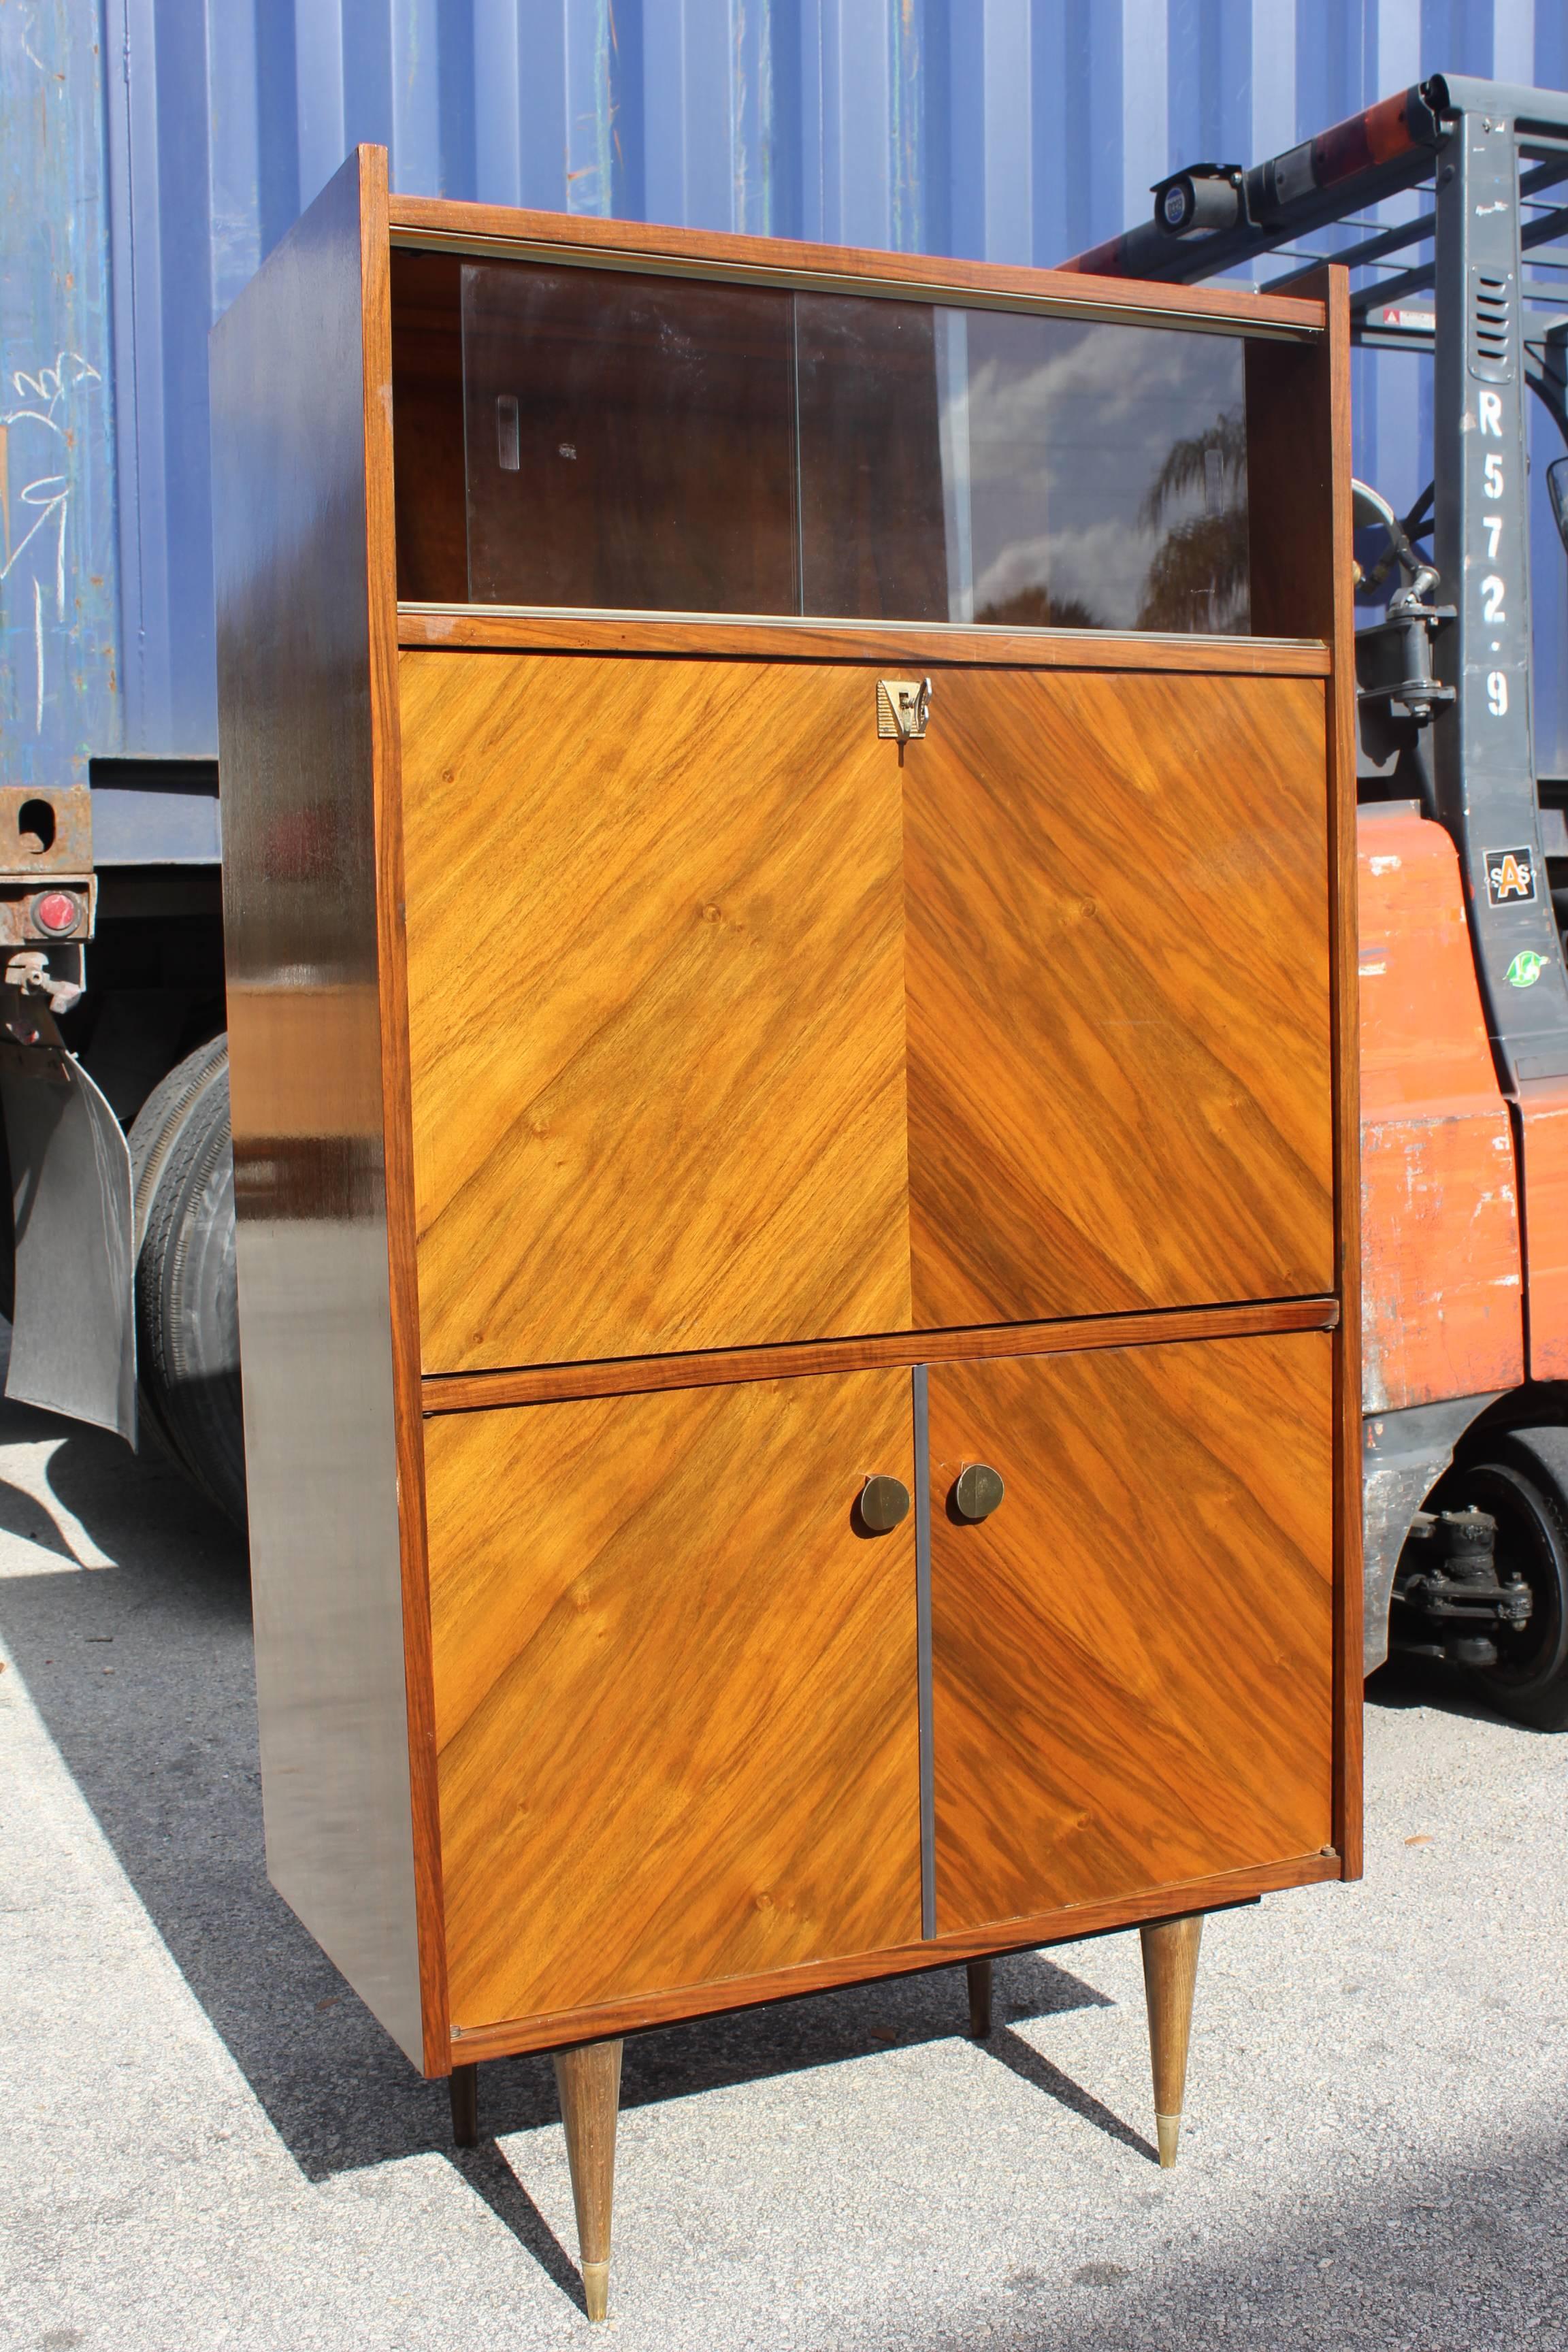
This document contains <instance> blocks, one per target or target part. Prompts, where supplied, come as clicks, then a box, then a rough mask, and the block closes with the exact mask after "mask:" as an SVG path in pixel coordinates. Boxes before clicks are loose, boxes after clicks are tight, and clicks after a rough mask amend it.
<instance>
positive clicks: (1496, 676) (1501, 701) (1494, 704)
mask: <svg viewBox="0 0 1568 2352" xmlns="http://www.w3.org/2000/svg"><path fill="white" fill-rule="evenodd" d="M1487 709H1489V711H1490V712H1491V715H1492V717H1493V718H1494V719H1502V718H1506V716H1507V714H1508V679H1507V677H1505V675H1504V674H1503V672H1502V671H1501V670H1500V669H1493V670H1489V671H1488V672H1487Z"/></svg>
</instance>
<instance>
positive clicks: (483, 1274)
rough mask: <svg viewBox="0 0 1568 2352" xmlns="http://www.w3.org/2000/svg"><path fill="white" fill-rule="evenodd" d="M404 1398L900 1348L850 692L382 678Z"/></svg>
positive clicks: (777, 683) (583, 678)
mask: <svg viewBox="0 0 1568 2352" xmlns="http://www.w3.org/2000/svg"><path fill="white" fill-rule="evenodd" d="M401 681H402V698H403V772H404V790H405V859H406V872H407V906H408V986H409V1024H410V1026H409V1039H410V1056H411V1062H412V1069H413V1093H414V1130H415V1162H416V1190H417V1209H418V1228H419V1297H420V1319H421V1331H422V1337H423V1345H424V1352H425V1366H426V1370H427V1371H458V1370H479V1369H481V1368H485V1367H495V1366H499V1365H510V1364H521V1363H528V1362H536V1361H547V1362H549V1361H563V1360H564V1361H574V1360H579V1359H584V1358H591V1357H605V1356H616V1355H630V1354H640V1353H649V1352H655V1351H660V1350H664V1349H675V1348H697V1347H712V1346H735V1345H750V1344H755V1343H759V1342H767V1341H776V1340H785V1339H816V1338H818V1337H821V1336H822V1335H824V1334H831V1333H835V1332H855V1331H861V1330H885V1329H888V1328H895V1329H896V1328H899V1327H900V1326H902V1325H907V1323H908V1321H909V1299H910V1294H909V1242H908V1212H907V1158H906V1146H905V1098H904V1043H903V1040H904V1007H903V943H902V919H903V904H902V872H901V841H900V781H901V780H900V772H899V767H898V757H897V747H896V746H895V745H893V744H890V743H885V742H879V741H878V740H877V737H876V733H875V699H874V697H875V687H874V679H873V677H871V676H870V675H869V674H868V673H865V672H861V671H858V670H855V669H850V668H847V667H832V666H827V665H821V666H815V667H809V668H806V667H802V668H792V669H790V670H788V671H781V670H779V669H775V668H770V667H767V666H766V665H763V664H761V663H742V662H733V663H726V662H702V661H657V660H653V661H633V660H625V661H620V660H595V659H590V658H574V657H571V656H557V657H555V658H551V657H550V656H526V655H518V656H508V655H497V654H443V653H417V652H416V653H406V652H405V654H404V655H403V656H402V657H401Z"/></svg>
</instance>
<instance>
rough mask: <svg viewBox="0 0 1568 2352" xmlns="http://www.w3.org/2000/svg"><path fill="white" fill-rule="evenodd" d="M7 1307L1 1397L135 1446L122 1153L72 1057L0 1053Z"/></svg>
mask: <svg viewBox="0 0 1568 2352" xmlns="http://www.w3.org/2000/svg"><path fill="white" fill-rule="evenodd" d="M0 1109H3V1110H4V1113H5V1141H6V1146H7V1149H8V1150H9V1153H10V1159H11V1191H12V1202H13V1208H14V1213H15V1221H16V1307H15V1315H14V1323H13V1336H12V1341H11V1363H10V1369H9V1370H8V1371H7V1373H6V1376H5V1394H6V1395H7V1397H10V1398H12V1399H14V1400H16V1402H19V1403H22V1404H34V1405H41V1406H43V1407H44V1409H45V1410H46V1411H47V1412H61V1413H68V1414H69V1416H70V1417H71V1419H72V1420H75V1421H89V1422H93V1423H96V1424H97V1425H98V1427H99V1428H100V1429H112V1430H115V1431H117V1432H118V1433H119V1434H120V1435H121V1437H123V1438H125V1439H126V1440H127V1442H128V1443H129V1444H132V1445H134V1444H135V1443H136V1318H135V1309H134V1300H133V1295H132V1281H133V1275H134V1265H135V1257H134V1251H133V1248H132V1191H131V1151H130V1147H129V1146H128V1144H127V1143H126V1140H125V1136H124V1133H123V1131H122V1129H121V1125H120V1121H119V1120H118V1119H117V1118H115V1116H114V1113H113V1112H112V1111H111V1110H110V1108H109V1105H108V1102H107V1101H106V1100H105V1098H104V1097H103V1096H102V1095H101V1094H100V1091H99V1089H98V1087H96V1086H95V1085H94V1084H93V1082H92V1080H91V1079H90V1078H89V1076H88V1075H87V1072H86V1071H85V1070H84V1069H83V1068H82V1066H81V1064H80V1063H79V1061H77V1060H76V1058H75V1056H74V1055H70V1054H68V1053H66V1052H65V1051H64V1050H63V1048H61V1047H59V1046H57V1045H14V1044H11V1043H10V1042H9V1041H7V1042H5V1043H3V1044H0Z"/></svg>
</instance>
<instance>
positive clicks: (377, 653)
mask: <svg viewBox="0 0 1568 2352" xmlns="http://www.w3.org/2000/svg"><path fill="white" fill-rule="evenodd" d="M359 179H360V285H361V301H362V306H363V307H362V324H361V334H362V345H363V368H364V473H365V509H366V539H367V551H366V552H367V574H368V576H367V581H366V589H367V593H368V596H369V602H370V705H371V708H370V724H371V747H372V773H373V779H374V782H373V790H374V825H375V863H376V882H375V896H376V908H375V920H376V961H377V963H378V965H379V967H380V980H381V986H380V990H379V1014H380V1024H381V1038H380V1044H381V1100H382V1147H383V1151H384V1169H385V1185H386V1255H387V1283H388V1297H389V1307H390V1315H391V1326H392V1332H391V1337H392V1389H393V1423H394V1445H395V1455H396V1461H397V1489H398V1497H397V1529H398V1548H399V1551H400V1555H401V1569H402V1581H403V1658H404V1669H403V1671H404V1688H405V1703H406V1706H407V1709H408V1781H409V1798H410V1803H411V1807H412V1811H413V1839H414V1900H415V1914H416V1924H417V1934H418V1942H419V2005H420V2011H421V2020H422V2025H423V2032H424V2044H425V2064H426V2072H428V2071H429V2069H430V2065H431V2062H432V2058H433V2057H435V2056H436V2055H437V2053H441V2052H442V2051H444V2050H445V2048H446V2045H447V2042H448V2040H449V2038H450V2031H451V2028H450V2018H449V2012H448V2010H447V1915H446V1902H445V1897H444V1895H443V1890H442V1883H441V1818H440V1800H439V1790H438V1782H437V1751H436V1707H435V1683H434V1674H433V1667H432V1660H431V1648H430V1579H429V1557H428V1549H427V1544H426V1523H425V1439H424V1432H423V1429H422V1426H421V1419H422V1416H421V1411H420V1405H421V1399H420V1386H419V1362H420V1354H419V1291H418V1276H417V1268H416V1234H415V1213H414V1111H413V1101H412V1097H411V1092H410V1084H409V1070H408V1054H407V1045H406V1040H407V1035H408V976H407V970H406V965H405V954H404V919H403V912H404V890H403V787H402V774H401V745H400V736H399V727H398V699H397V585H396V583H397V562H396V551H395V524H394V505H393V461H392V248H391V244H390V240H389V237H388V233H387V189H386V150H385V148H384V147H367V146H362V147H361V148H360V150H359Z"/></svg>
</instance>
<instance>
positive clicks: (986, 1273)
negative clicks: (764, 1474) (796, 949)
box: [905, 670, 1334, 1327]
mask: <svg viewBox="0 0 1568 2352" xmlns="http://www.w3.org/2000/svg"><path fill="white" fill-rule="evenodd" d="M905 782H906V793H907V812H908V817H907V835H906V846H905V857H906V870H907V876H908V887H909V923H908V950H907V951H908V968H909V992H910V1012H909V1088H910V1239H911V1250H912V1256H913V1291H914V1309H915V1320H916V1323H917V1325H919V1326H922V1327H931V1326H942V1325H953V1324H966V1323H984V1322H994V1321H1000V1322H1010V1321H1015V1320H1029V1319H1031V1318H1036V1317H1051V1316H1069V1315H1092V1314H1110V1313H1116V1312H1119V1311H1121V1309H1123V1308H1129V1307H1174V1306H1194V1305H1201V1304H1204V1303H1205V1302H1218V1301H1226V1300H1237V1299H1248V1298H1274V1297H1295V1296H1307V1295H1312V1294H1315V1293H1321V1292H1326V1291H1328V1290H1330V1289H1331V1288H1332V1286H1333V1264H1334V1259H1333V1224H1332V1189H1331V1086H1330V1077H1331V1073H1330V1031H1329V1013H1330V1005H1329V884H1328V835H1327V822H1328V786H1327V771H1326V763H1325V736H1324V689H1323V685H1322V681H1321V679H1318V678H1271V677H1191V676H1186V675H1173V676H1166V675H1161V676H1153V675H1143V676H1131V675H1121V674H1116V673H1105V672H1093V673H1089V672H1064V671H1056V672H1029V671H1020V670H1008V671H984V670H966V671H950V672H948V673H946V674H944V676H943V677H942V679H941V681H940V683H939V685H938V687H937V691H936V698H935V703H934V707H933V709H932V713H931V726H930V731H929V733H928V734H927V737H926V739H925V740H924V741H923V742H922V743H919V744H915V745H911V746H910V751H909V753H908V759H907V765H906V770H905Z"/></svg>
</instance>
